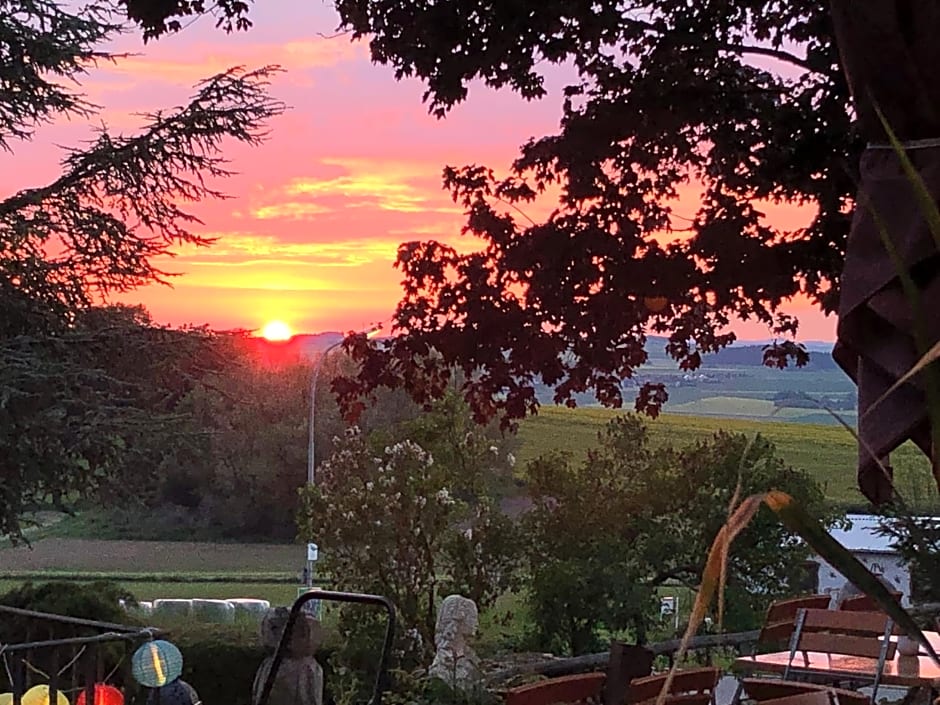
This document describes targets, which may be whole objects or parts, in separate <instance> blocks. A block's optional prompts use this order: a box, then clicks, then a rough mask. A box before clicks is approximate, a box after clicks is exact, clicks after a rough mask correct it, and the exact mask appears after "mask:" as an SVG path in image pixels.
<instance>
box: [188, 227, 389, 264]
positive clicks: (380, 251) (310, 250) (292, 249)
mask: <svg viewBox="0 0 940 705" xmlns="http://www.w3.org/2000/svg"><path fill="white" fill-rule="evenodd" d="M208 237H213V238H217V239H216V242H215V243H214V244H212V245H211V246H209V247H198V248H197V247H190V248H187V249H186V250H184V251H181V252H180V253H179V258H180V260H181V261H182V262H183V263H185V265H186V266H205V267H217V266H225V267H254V266H258V265H269V264H278V265H284V266H288V267H309V266H311V265H315V266H317V267H360V266H362V265H366V264H371V263H374V262H381V263H383V264H388V263H391V262H392V261H394V259H395V257H396V254H397V252H398V241H397V240H390V239H380V238H375V239H369V238H354V239H347V240H342V241H337V242H288V241H284V240H282V239H279V238H277V237H275V236H274V235H256V234H251V233H212V234H209V235H208Z"/></svg>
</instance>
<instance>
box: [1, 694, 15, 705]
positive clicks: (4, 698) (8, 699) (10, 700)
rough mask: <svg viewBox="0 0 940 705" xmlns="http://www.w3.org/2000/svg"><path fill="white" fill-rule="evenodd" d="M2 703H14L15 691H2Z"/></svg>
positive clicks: (6, 704)
mask: <svg viewBox="0 0 940 705" xmlns="http://www.w3.org/2000/svg"><path fill="white" fill-rule="evenodd" d="M0 705H13V693H0Z"/></svg>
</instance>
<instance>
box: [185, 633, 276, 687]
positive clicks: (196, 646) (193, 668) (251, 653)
mask: <svg viewBox="0 0 940 705" xmlns="http://www.w3.org/2000/svg"><path fill="white" fill-rule="evenodd" d="M169 636H170V639H171V641H172V642H173V643H174V644H176V645H177V646H178V647H179V649H180V651H181V652H182V654H183V680H185V681H186V682H187V683H189V684H190V685H191V686H193V687H194V688H195V689H196V692H197V693H199V696H200V697H201V698H202V702H203V703H204V705H250V703H251V688H252V684H253V683H254V678H255V673H256V672H257V670H258V667H259V666H260V665H261V662H262V661H263V660H264V657H265V655H266V654H265V651H264V649H263V648H262V647H261V644H260V643H259V642H258V638H257V636H255V637H254V638H251V637H250V636H248V635H247V634H246V632H245V630H244V629H240V628H238V627H232V626H228V625H199V627H198V628H193V629H192V630H187V631H185V632H180V633H176V632H174V631H171V632H170V635H169Z"/></svg>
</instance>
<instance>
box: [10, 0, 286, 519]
mask: <svg viewBox="0 0 940 705" xmlns="http://www.w3.org/2000/svg"><path fill="white" fill-rule="evenodd" d="M120 29H121V23H120V22H118V21H117V19H116V18H115V16H114V15H113V14H112V13H111V11H110V10H109V8H108V7H106V6H103V5H102V6H99V5H89V6H86V7H81V8H73V9H67V8H65V7H63V6H60V5H58V4H56V3H55V2H51V1H49V0H0V57H2V59H3V60H2V61H0V147H2V148H3V150H5V151H6V153H7V154H6V157H5V158H4V162H5V164H6V167H7V168H10V169H11V171H12V168H13V167H14V165H15V163H16V156H15V152H14V148H15V145H16V143H17V142H20V141H22V140H25V139H29V138H31V137H32V135H33V134H34V132H35V130H36V128H37V127H38V126H40V125H41V124H43V123H48V122H51V121H53V120H55V119H58V118H61V117H71V118H89V117H91V116H93V115H94V114H95V113H96V112H97V106H94V105H92V104H90V103H89V102H88V101H87V100H86V99H85V98H84V97H83V96H82V94H81V93H80V92H78V91H77V90H76V89H73V88H69V87H68V85H69V82H74V81H77V79H78V78H79V77H80V76H81V75H82V74H83V73H85V72H86V70H88V69H89V67H90V66H91V65H92V64H94V62H96V61H107V60H116V58H117V57H113V56H111V55H110V54H108V53H107V52H105V51H102V50H100V49H99V47H100V46H101V45H102V44H103V43H105V42H106V41H108V40H110V39H112V38H113V37H114V36H115V35H116V34H117V33H118V32H119V31H120ZM276 70H277V69H276V67H265V68H261V69H258V70H254V71H245V70H243V69H232V70H229V71H226V72H224V73H221V74H219V75H217V76H214V77H212V78H209V79H207V80H205V81H203V82H202V83H200V84H199V85H198V86H197V87H196V91H195V94H194V95H193V96H192V98H191V99H190V100H189V102H188V103H186V104H185V105H182V106H180V107H177V108H174V109H172V110H169V111H159V112H154V113H150V114H146V115H143V116H142V121H143V122H144V125H143V126H142V127H141V129H140V130H139V131H137V132H136V133H135V134H132V135H123V134H113V133H111V132H110V131H108V130H107V128H105V127H101V128H99V129H98V130H97V134H96V137H95V139H94V140H92V141H91V142H90V143H89V144H87V145H84V146H82V147H80V148H76V149H68V150H66V152H65V155H64V157H63V159H62V173H61V175H60V176H59V177H58V178H56V179H55V180H54V181H52V182H51V183H48V184H46V185H42V186H37V187H31V188H24V189H22V190H20V191H18V192H16V193H13V194H10V195H7V196H6V197H4V198H2V199H0V463H2V466H3V472H4V482H3V489H2V491H0V533H2V534H13V535H14V536H17V535H19V532H20V524H19V518H20V516H21V514H22V512H23V511H24V510H26V509H28V508H30V507H31V506H35V505H36V504H37V503H41V502H44V501H49V500H51V501H53V502H56V503H60V502H61V501H62V500H63V499H66V498H70V497H74V496H78V495H83V494H87V493H88V492H91V491H95V490H97V489H99V488H100V487H102V486H103V485H104V484H105V483H106V481H108V480H112V479H114V478H115V476H116V475H118V474H120V469H121V467H122V466H124V467H126V466H127V464H128V463H129V462H130V461H131V460H132V459H133V458H134V457H135V453H136V452H137V451H138V450H139V444H140V442H141V441H142V439H154V438H158V437H160V436H161V434H163V433H164V432H165V431H166V430H167V429H168V425H169V424H171V422H172V420H171V418H170V412H171V411H172V408H173V406H174V404H175V402H177V401H178V400H179V399H181V398H182V396H184V395H185V394H186V392H187V391H188V390H189V389H191V388H192V382H193V380H194V379H195V378H196V377H198V375H199V374H201V372H200V369H201V367H204V368H211V367H212V365H213V362H214V361H215V360H214V358H213V355H212V352H211V350H210V348H211V339H212V336H211V335H209V334H208V333H207V332H206V331H171V330H169V329H167V328H164V327H159V326H154V325H153V324H152V323H151V322H150V321H149V319H148V318H147V317H146V316H145V315H143V314H142V313H141V312H140V311H135V310H132V309H125V308H121V307H103V308H101V307H97V306H96V305H98V304H101V303H103V302H105V303H106V302H107V301H108V300H109V297H111V296H112V295H114V294H117V293H121V292H126V291H128V290H130V289H132V288H134V287H136V286H139V285H142V284H146V283H150V282H156V281H166V279H167V277H168V276H169V275H168V273H166V272H163V271H161V270H160V269H159V268H158V266H157V265H156V264H155V262H154V260H155V258H157V257H160V256H164V255H167V254H171V253H172V251H173V248H174V247H176V246H179V245H182V244H195V245H205V244H208V241H207V240H206V239H205V238H203V237H202V236H200V235H199V234H198V233H197V232H195V229H194V227H193V226H194V225H195V224H198V222H199V221H198V219H197V217H196V216H195V215H194V214H193V213H192V212H190V211H189V210H188V209H187V207H185V206H184V204H185V203H192V202H196V201H200V200H202V199H205V198H218V197H222V196H223V194H222V193H221V192H220V191H219V190H217V188H216V187H215V186H214V185H213V182H214V181H215V180H217V179H219V178H221V177H225V176H227V175H228V174H229V173H230V171H229V169H228V167H227V165H226V160H225V158H224V156H223V154H222V148H223V144H224V143H225V142H226V141H227V140H235V141H240V142H243V143H246V144H258V143H259V142H260V141H262V140H263V138H264V134H265V133H264V125H265V123H266V122H267V121H268V120H269V119H270V118H272V117H274V116H276V115H278V114H279V113H281V112H282V111H283V109H284V106H283V105H282V104H281V103H279V102H278V101H276V100H273V99H272V98H271V97H270V96H269V94H268V88H269V85H268V83H269V79H270V77H271V75H272V74H273V73H274V72H275V71H276Z"/></svg>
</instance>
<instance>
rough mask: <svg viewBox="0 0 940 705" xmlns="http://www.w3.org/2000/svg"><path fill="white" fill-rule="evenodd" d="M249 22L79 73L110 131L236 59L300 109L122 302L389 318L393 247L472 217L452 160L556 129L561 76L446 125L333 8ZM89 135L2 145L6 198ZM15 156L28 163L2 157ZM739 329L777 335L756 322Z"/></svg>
mask: <svg viewBox="0 0 940 705" xmlns="http://www.w3.org/2000/svg"><path fill="white" fill-rule="evenodd" d="M252 19H253V20H254V23H255V26H254V28H253V29H252V30H250V31H249V32H247V33H238V34H233V35H225V34H224V33H221V32H220V31H218V30H216V29H215V28H214V27H213V20H212V19H211V18H203V19H201V20H199V21H197V22H195V23H194V24H193V25H192V26H190V27H188V28H187V29H186V30H185V31H184V32H182V33H181V34H179V35H177V36H172V37H168V38H165V39H162V40H160V41H158V42H155V43H151V44H149V45H147V46H144V45H143V44H142V42H141V41H140V39H139V38H138V35H136V34H134V33H129V34H128V35H127V36H126V37H124V38H122V40H121V41H120V42H119V43H118V44H117V45H116V46H115V47H114V49H115V50H119V51H131V52H139V53H140V55H139V56H135V57H132V58H129V59H125V60H123V61H121V62H120V63H119V64H118V65H117V66H115V67H111V66H102V67H101V68H99V69H97V70H95V71H93V72H92V73H91V74H90V75H89V76H88V77H87V78H86V79H85V80H84V81H83V88H84V90H85V91H86V93H87V94H88V97H89V98H90V99H91V100H92V101H94V102H95V103H97V104H99V105H104V106H106V110H105V112H103V114H102V116H101V117H102V119H103V120H104V121H105V122H106V123H107V124H108V126H109V127H110V128H112V129H113V130H114V131H121V130H124V131H131V130H133V129H134V128H135V127H136V126H138V125H139V124H140V121H139V120H138V119H137V118H135V117H134V116H133V113H135V112H142V111H148V110H156V109H159V108H165V107H168V106H171V105H178V104H180V103H182V102H183V101H185V99H186V98H187V97H188V96H189V95H190V94H191V92H192V85H193V84H194V83H195V82H196V81H198V80H199V79H200V78H204V77H206V76H208V75H211V74H213V73H216V72H218V71H222V70H224V69H226V68H228V67H229V66H232V65H245V66H246V67H248V68H253V67H257V66H260V65H263V64H269V63H277V64H281V65H282V66H283V67H284V68H285V69H286V70H287V71H286V73H285V74H282V75H281V76H279V77H278V78H277V79H276V80H275V84H274V87H273V92H274V94H275V97H277V98H279V99H281V100H283V101H284V102H286V103H287V104H288V105H289V106H291V110H290V111H289V112H288V113H287V114H285V115H284V116H282V117H280V118H277V119H276V120H274V121H273V122H272V124H271V129H272V133H271V138H270V140H269V141H268V142H267V143H265V144H264V145H262V146H261V147H258V148H243V147H240V146H236V147H234V148H232V149H231V150H230V152H229V154H228V155H227V156H228V157H229V158H230V159H231V160H232V168H233V169H235V170H236V171H238V172H240V173H239V175H237V176H236V177H234V178H232V179H229V180H227V181H225V182H223V183H222V184H220V185H221V187H222V189H223V190H224V191H225V192H226V193H228V194H230V195H231V196H232V197H233V198H232V199H231V200H227V201H222V202H208V203H204V204H199V205H197V206H196V207H195V209H194V210H195V212H196V214H197V215H199V216H200V218H201V219H202V220H203V221H204V222H205V224H206V225H205V227H204V228H201V231H202V232H204V233H205V234H206V235H211V236H216V237H218V238H219V241H218V243H217V244H215V245H214V246H212V247H210V248H200V249H186V250H184V251H181V252H180V253H179V255H178V256H177V257H176V258H174V259H173V260H172V261H171V262H168V263H160V264H161V265H162V267H163V268H164V269H169V270H171V271H175V272H179V273H180V274H181V276H180V277H178V278H176V279H175V281H174V286H173V287H172V288H168V287H162V286H151V287H146V288H143V289H138V290H137V291H135V292H133V293H132V294H131V295H129V296H127V297H125V299H124V300H126V301H129V302H140V303H143V304H145V305H146V306H147V307H148V309H149V310H150V311H151V313H152V314H153V316H154V318H155V319H156V320H158V321H160V322H163V323H170V324H174V325H179V324H185V323H194V324H202V323H208V324H209V325H211V326H212V327H215V328H220V329H225V328H257V327H261V326H263V325H264V324H265V323H266V322H268V321H270V320H272V319H280V320H283V321H285V322H287V323H288V324H289V325H290V326H291V327H292V328H293V329H294V330H296V331H305V332H306V331H309V332H314V331H321V330H344V331H345V330H351V329H358V328H363V327H366V326H368V325H369V324H371V323H373V322H375V321H380V320H385V319H387V318H388V317H389V316H390V315H391V313H392V312H393V310H394V307H395V303H396V302H397V299H398V295H399V280H400V274H399V272H398V271H397V270H395V269H394V268H393V266H392V263H393V261H394V258H395V250H396V246H397V245H398V243H399V242H402V241H405V240H412V239H421V238H424V237H433V238H436V239H447V240H451V241H453V240H456V239H457V238H458V237H459V235H458V232H459V228H460V226H461V225H462V223H463V217H462V215H461V213H460V210H459V209H458V208H455V206H454V204H453V203H452V202H451V200H450V199H449V197H448V196H447V194H446V193H445V192H443V191H442V190H441V188H440V173H441V169H442V167H443V166H444V165H447V164H451V165H462V164H466V163H483V164H487V165H489V166H492V167H494V168H496V169H502V168H504V167H505V166H507V165H508V164H509V162H510V161H511V160H512V159H513V158H514V156H515V155H516V153H517V149H518V146H519V145H520V144H522V143H523V142H524V141H525V140H527V139H528V138H529V137H532V136H538V135H542V134H546V133H548V132H551V131H553V130H554V129H555V128H556V126H557V123H558V117H559V115H560V99H559V90H558V89H559V88H560V86H561V78H560V77H559V78H558V80H556V81H555V82H554V85H551V86H550V88H551V89H552V90H551V92H550V95H549V97H548V98H547V99H545V100H543V101H540V102H536V103H527V102H525V101H523V100H522V99H520V98H518V97H517V96H515V95H513V94H511V93H509V92H508V91H507V92H500V93H496V92H493V91H490V90H488V89H485V88H482V87H474V88H473V89H472V90H471V94H470V99H469V101H467V102H466V103H464V104H463V105H461V106H459V107H458V108H456V109H455V110H454V111H453V112H452V113H451V114H450V115H449V116H448V117H447V118H446V119H445V120H436V119H435V118H432V117H430V116H428V115H427V111H426V109H425V107H424V106H423V105H422V103H421V94H422V92H423V87H422V85H421V84H420V83H419V82H417V81H404V82H396V81H395V80H394V77H393V75H392V71H391V70H390V69H387V68H383V67H379V66H374V65H372V64H371V62H370V61H369V59H368V55H367V48H366V47H365V45H363V44H361V43H357V44H351V43H350V41H349V38H348V37H347V36H340V37H336V38H326V37H325V36H321V34H322V35H331V34H332V33H333V32H334V29H335V27H336V25H337V17H336V15H335V12H334V10H333V9H332V7H331V6H330V5H329V4H327V3H323V2H319V3H318V2H314V3H300V2H293V1H291V0H267V1H266V2H263V3H257V4H255V5H253V7H252ZM88 134H89V131H88V129H87V127H84V126H82V125H80V124H79V125H76V124H74V123H63V124H59V125H54V126H51V127H48V128H42V129H40V130H39V131H38V132H37V135H36V138H35V140H34V141H33V142H32V143H30V144H27V145H17V154H16V156H15V157H10V156H9V155H0V193H9V192H10V191H13V190H16V189H19V188H24V187H27V186H34V185H38V184H40V183H44V182H46V181H49V180H52V179H53V178H55V175H56V171H57V163H58V159H59V157H60V154H61V152H60V151H59V149H58V148H57V147H56V146H55V145H56V144H74V143H75V142H76V141H78V140H80V139H83V138H85V137H86V136H88ZM14 158H15V159H16V165H17V168H16V169H15V170H13V169H9V168H5V165H7V164H9V163H10V162H11V160H12V159H14ZM689 210H690V211H692V210H694V208H693V207H692V204H690V208H689ZM769 215H771V216H772V217H773V218H774V219H775V221H776V222H778V223H779V224H781V225H783V226H784V227H797V226H799V225H801V224H802V222H803V220H804V218H805V215H804V214H801V213H800V212H798V211H795V210H794V209H790V208H774V209H772V210H771V212H770V213H769ZM467 244H468V245H470V244H472V243H467ZM792 312H794V313H797V314H799V315H800V316H801V319H802V324H803V325H802V332H801V338H802V339H807V340H811V339H825V340H829V339H832V337H833V335H834V327H835V321H834V319H832V318H829V319H826V318H823V317H822V316H821V315H820V314H818V313H816V312H815V311H813V310H811V309H810V308H808V307H807V306H806V304H803V305H794V307H793V309H792ZM736 331H737V332H738V334H739V337H740V338H742V339H764V338H767V337H769V334H768V332H767V331H766V330H765V329H764V328H763V327H761V326H755V325H741V326H737V327H736Z"/></svg>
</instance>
